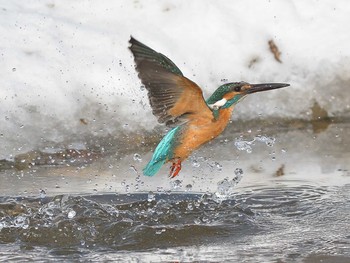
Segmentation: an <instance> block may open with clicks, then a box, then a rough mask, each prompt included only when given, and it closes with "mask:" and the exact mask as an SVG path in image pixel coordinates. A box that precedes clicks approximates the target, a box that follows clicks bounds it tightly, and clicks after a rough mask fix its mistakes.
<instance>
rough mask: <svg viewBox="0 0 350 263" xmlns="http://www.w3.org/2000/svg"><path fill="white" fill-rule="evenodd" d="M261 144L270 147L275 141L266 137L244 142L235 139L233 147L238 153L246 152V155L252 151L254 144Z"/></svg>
mask: <svg viewBox="0 0 350 263" xmlns="http://www.w3.org/2000/svg"><path fill="white" fill-rule="evenodd" d="M256 141H258V142H263V143H265V144H266V145H267V146H269V147H272V146H273V145H274V144H275V141H276V139H275V138H273V137H267V136H262V135H259V136H255V137H254V139H253V140H251V141H248V140H247V141H246V140H243V138H237V139H236V140H235V146H236V148H237V149H238V150H240V151H246V152H247V153H251V152H252V151H253V147H252V146H253V145H255V142H256Z"/></svg>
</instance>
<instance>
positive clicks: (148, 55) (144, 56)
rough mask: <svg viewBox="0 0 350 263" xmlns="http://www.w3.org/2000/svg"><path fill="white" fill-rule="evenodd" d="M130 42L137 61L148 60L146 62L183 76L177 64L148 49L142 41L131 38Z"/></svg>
mask: <svg viewBox="0 0 350 263" xmlns="http://www.w3.org/2000/svg"><path fill="white" fill-rule="evenodd" d="M129 42H130V44H131V47H130V49H131V51H132V53H133V54H134V57H135V60H143V61H145V60H146V61H149V62H152V63H155V64H158V65H159V66H161V67H163V68H164V69H166V70H167V71H170V72H172V73H174V74H176V75H179V76H183V74H182V72H181V71H180V69H179V68H178V67H177V66H176V65H175V63H174V62H172V61H171V60H170V59H169V58H167V57H166V56H164V55H163V54H161V53H158V52H157V51H155V50H153V49H151V48H149V47H147V46H146V45H144V44H142V43H141V42H140V41H137V40H136V39H135V38H133V37H131V38H130V41H129ZM136 63H137V61H136Z"/></svg>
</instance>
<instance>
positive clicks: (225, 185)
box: [213, 168, 243, 202]
mask: <svg viewBox="0 0 350 263" xmlns="http://www.w3.org/2000/svg"><path fill="white" fill-rule="evenodd" d="M242 176H243V170H242V169H241V168H236V169H235V171H234V176H233V178H232V179H231V180H230V179H229V178H228V177H226V178H225V179H223V180H221V181H219V182H218V184H217V185H218V187H217V190H216V192H215V193H214V195H213V197H214V200H216V201H219V202H221V201H223V200H226V199H228V198H230V197H232V194H233V189H234V187H235V186H236V185H237V184H238V183H239V181H241V179H242Z"/></svg>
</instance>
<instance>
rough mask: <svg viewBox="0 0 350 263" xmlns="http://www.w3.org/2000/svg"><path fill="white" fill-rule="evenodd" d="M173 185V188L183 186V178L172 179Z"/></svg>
mask: <svg viewBox="0 0 350 263" xmlns="http://www.w3.org/2000/svg"><path fill="white" fill-rule="evenodd" d="M171 186H172V187H173V189H179V188H181V187H182V181H181V180H175V181H172V182H171Z"/></svg>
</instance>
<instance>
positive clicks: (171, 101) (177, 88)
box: [130, 38, 211, 127]
mask: <svg viewBox="0 0 350 263" xmlns="http://www.w3.org/2000/svg"><path fill="white" fill-rule="evenodd" d="M130 43H131V46H130V50H131V52H132V53H133V55H134V58H135V63H136V69H137V71H138V72H139V77H140V79H141V81H142V83H143V84H144V85H145V87H146V89H147V90H148V97H149V100H150V104H151V107H152V109H153V114H154V115H155V116H156V117H157V118H158V121H159V122H160V123H165V124H166V125H167V126H170V127H172V126H177V125H179V124H181V123H184V122H186V121H188V120H189V119H190V118H191V117H194V116H193V115H196V114H206V113H207V114H209V113H210V114H211V111H210V109H209V108H208V106H207V104H206V103H205V101H204V98H203V94H202V90H201V89H200V88H199V87H198V86H197V85H196V84H195V83H194V82H192V81H191V80H189V79H187V78H186V77H184V76H183V75H182V73H181V71H180V70H179V69H178V67H176V65H175V64H174V63H173V62H172V61H171V60H170V59H168V58H167V57H166V56H164V55H162V54H161V53H158V52H156V51H154V50H152V49H151V48H149V47H147V46H145V45H144V44H142V43H140V42H139V41H137V40H135V39H134V38H131V39H130Z"/></svg>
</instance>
